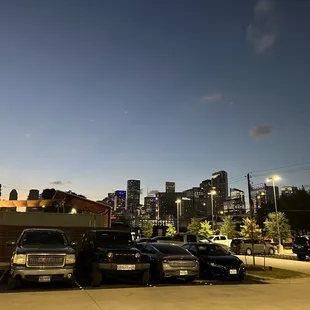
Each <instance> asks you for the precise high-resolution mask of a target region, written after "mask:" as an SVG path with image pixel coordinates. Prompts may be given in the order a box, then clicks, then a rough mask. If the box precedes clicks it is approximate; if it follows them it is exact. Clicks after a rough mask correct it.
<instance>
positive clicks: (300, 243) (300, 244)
mask: <svg viewBox="0 0 310 310" xmlns="http://www.w3.org/2000/svg"><path fill="white" fill-rule="evenodd" d="M293 253H295V254H297V257H298V259H299V260H306V257H307V256H310V236H298V237H296V238H295V240H294V242H293Z"/></svg>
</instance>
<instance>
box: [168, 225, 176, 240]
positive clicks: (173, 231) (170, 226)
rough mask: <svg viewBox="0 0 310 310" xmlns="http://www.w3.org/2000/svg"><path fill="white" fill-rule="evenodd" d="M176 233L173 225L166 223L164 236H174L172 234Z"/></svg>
mask: <svg viewBox="0 0 310 310" xmlns="http://www.w3.org/2000/svg"><path fill="white" fill-rule="evenodd" d="M176 233H177V231H176V229H175V227H174V226H173V225H172V224H168V228H167V230H166V236H168V237H174V235H175V234H176Z"/></svg>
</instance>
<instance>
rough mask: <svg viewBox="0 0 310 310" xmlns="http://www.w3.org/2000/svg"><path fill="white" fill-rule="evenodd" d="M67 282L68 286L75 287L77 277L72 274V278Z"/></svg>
mask: <svg viewBox="0 0 310 310" xmlns="http://www.w3.org/2000/svg"><path fill="white" fill-rule="evenodd" d="M66 282H67V283H66V284H67V287H68V288H74V287H75V277H74V276H72V278H71V279H67V281H66Z"/></svg>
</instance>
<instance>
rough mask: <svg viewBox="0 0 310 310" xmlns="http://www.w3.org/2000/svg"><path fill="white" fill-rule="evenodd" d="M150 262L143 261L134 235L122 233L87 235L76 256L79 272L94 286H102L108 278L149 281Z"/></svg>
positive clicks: (100, 231) (101, 231) (143, 282)
mask: <svg viewBox="0 0 310 310" xmlns="http://www.w3.org/2000/svg"><path fill="white" fill-rule="evenodd" d="M149 268H150V264H149V263H148V262H143V261H142V257H141V253H140V251H139V250H138V249H137V248H136V247H135V246H134V244H133V241H132V238H131V233H130V232H129V231H120V230H90V231H87V232H85V233H84V235H83V238H82V243H81V247H80V250H79V251H78V255H77V272H78V274H79V275H82V276H88V277H89V282H90V284H91V286H99V285H100V284H101V282H102V280H103V279H107V278H108V277H109V276H120V277H125V278H128V277H129V278H132V279H136V278H138V280H137V282H138V283H139V284H141V285H146V284H148V282H149Z"/></svg>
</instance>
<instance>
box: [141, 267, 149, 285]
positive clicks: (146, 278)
mask: <svg viewBox="0 0 310 310" xmlns="http://www.w3.org/2000/svg"><path fill="white" fill-rule="evenodd" d="M149 282H150V270H149V269H147V270H144V271H142V274H141V276H140V279H139V284H140V285H142V286H147V285H148V284H149Z"/></svg>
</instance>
